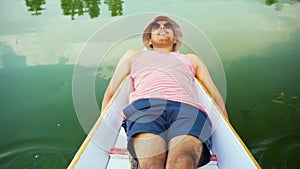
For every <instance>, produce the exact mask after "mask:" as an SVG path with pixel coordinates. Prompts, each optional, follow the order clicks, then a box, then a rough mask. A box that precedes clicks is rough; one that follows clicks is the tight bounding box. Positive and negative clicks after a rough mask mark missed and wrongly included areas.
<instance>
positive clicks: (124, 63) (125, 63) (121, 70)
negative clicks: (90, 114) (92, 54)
mask: <svg viewBox="0 0 300 169" xmlns="http://www.w3.org/2000/svg"><path fill="white" fill-rule="evenodd" d="M139 53H140V51H139V50H129V51H127V52H126V53H125V54H124V55H123V56H122V58H121V59H120V61H119V63H118V65H117V67H116V70H115V72H114V74H113V76H112V78H111V80H110V82H109V84H108V86H107V89H106V91H105V93H104V97H103V101H102V107H101V112H102V111H103V110H104V109H105V107H106V106H107V104H108V102H109V101H110V99H111V98H112V96H113V95H114V93H115V92H116V90H117V89H118V87H119V86H120V84H121V82H122V81H123V79H124V78H125V77H127V75H128V74H129V73H130V67H131V64H132V63H133V61H134V60H135V58H136V57H137V56H139Z"/></svg>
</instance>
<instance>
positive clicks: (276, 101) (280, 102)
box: [272, 100, 285, 104]
mask: <svg viewBox="0 0 300 169" xmlns="http://www.w3.org/2000/svg"><path fill="white" fill-rule="evenodd" d="M272 102H273V103H277V104H283V103H285V102H284V101H282V100H272Z"/></svg>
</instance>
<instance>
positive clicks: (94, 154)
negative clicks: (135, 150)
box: [68, 78, 261, 169]
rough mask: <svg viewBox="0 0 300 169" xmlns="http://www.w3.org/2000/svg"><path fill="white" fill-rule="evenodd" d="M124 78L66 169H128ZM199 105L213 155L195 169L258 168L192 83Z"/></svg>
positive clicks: (204, 94)
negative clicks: (205, 115)
mask: <svg viewBox="0 0 300 169" xmlns="http://www.w3.org/2000/svg"><path fill="white" fill-rule="evenodd" d="M129 81H130V80H129V79H128V78H127V79H126V80H124V81H123V83H122V85H121V86H120V88H119V89H118V91H117V92H116V94H115V95H114V97H113V98H112V99H111V101H110V103H109V104H108V106H107V107H106V109H105V110H104V112H103V113H102V114H101V117H100V118H99V119H98V120H97V122H96V123H95V125H94V127H93V128H92V130H91V131H90V133H89V135H88V136H87V138H86V139H85V141H84V142H83V144H82V145H81V147H80V148H79V150H78V152H77V153H76V155H75V157H74V158H73V160H72V162H71V163H70V164H69V166H68V169H73V168H75V169H126V168H127V169H130V168H131V164H130V162H129V161H130V160H129V158H130V157H129V155H128V154H127V152H126V151H124V150H126V145H127V138H126V134H125V132H124V130H123V129H122V127H121V124H122V120H123V112H122V110H123V108H124V107H125V106H126V105H127V104H128V96H129V93H130V91H131V89H132V87H131V86H132V85H131V83H130V82H129ZM195 83H196V86H197V92H198V96H199V97H198V98H199V102H200V103H201V105H203V107H204V108H205V110H206V111H207V113H208V114H209V117H210V119H211V121H212V123H213V131H214V132H213V134H212V144H213V147H212V153H213V154H215V155H216V157H217V158H214V159H213V160H212V161H211V162H210V163H208V164H207V165H205V166H203V167H200V168H199V169H256V168H261V167H260V166H259V164H258V163H257V162H256V160H255V159H254V157H253V156H252V154H251V153H250V151H249V150H248V148H247V147H246V146H245V144H244V143H243V141H242V140H241V138H240V137H239V136H238V134H237V133H236V132H235V130H234V129H233V127H232V126H231V125H230V123H229V122H228V120H227V119H226V118H225V117H224V116H223V114H222V113H221V112H220V110H219V109H218V108H217V106H216V104H215V103H214V101H213V100H212V98H211V97H210V96H209V94H208V93H207V91H206V90H205V88H204V87H203V86H202V85H201V84H200V83H199V82H198V81H197V80H195Z"/></svg>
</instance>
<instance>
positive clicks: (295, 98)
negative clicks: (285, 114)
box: [289, 96, 299, 100]
mask: <svg viewBox="0 0 300 169" xmlns="http://www.w3.org/2000/svg"><path fill="white" fill-rule="evenodd" d="M297 99H299V97H297V96H291V97H289V100H297Z"/></svg>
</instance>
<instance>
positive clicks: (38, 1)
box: [25, 0, 46, 16]
mask: <svg viewBox="0 0 300 169" xmlns="http://www.w3.org/2000/svg"><path fill="white" fill-rule="evenodd" d="M25 4H26V6H27V7H28V9H27V10H28V12H31V15H35V16H38V15H40V14H42V12H41V11H42V10H44V9H46V8H42V5H44V4H46V1H45V0H25Z"/></svg>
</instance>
